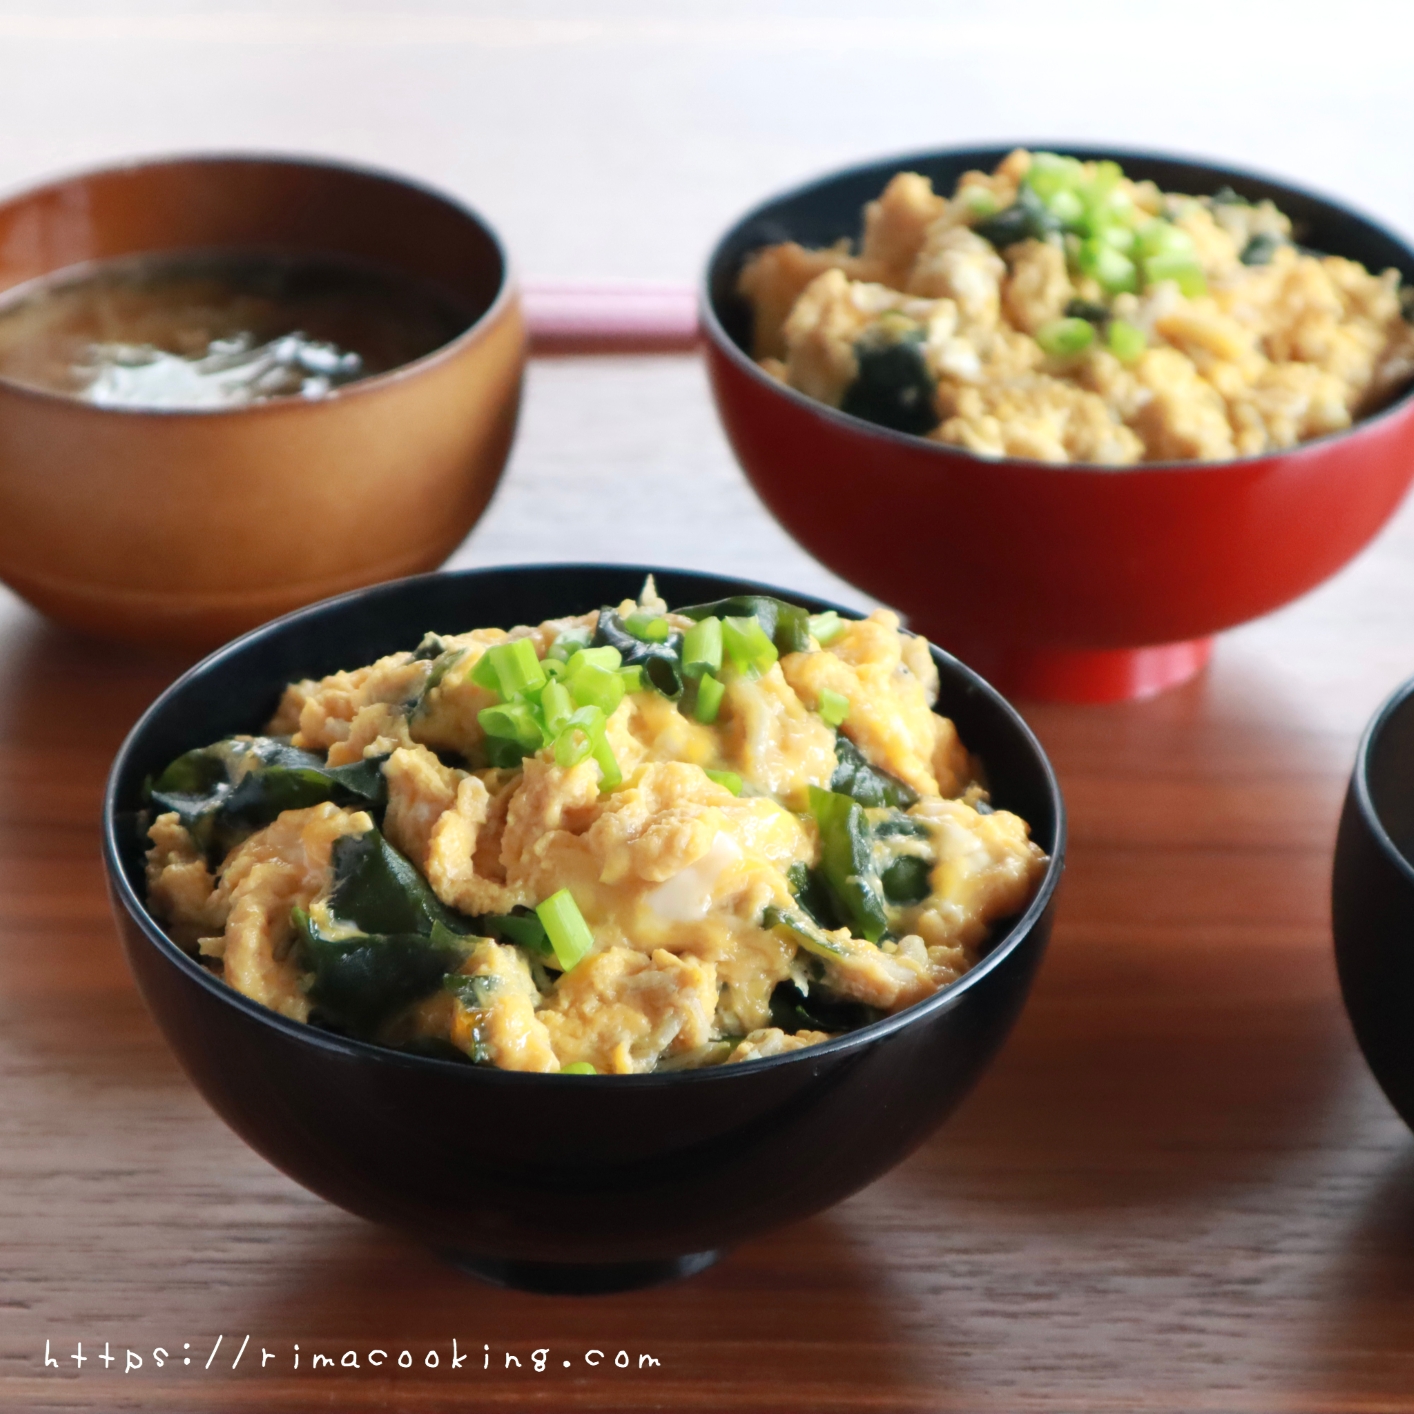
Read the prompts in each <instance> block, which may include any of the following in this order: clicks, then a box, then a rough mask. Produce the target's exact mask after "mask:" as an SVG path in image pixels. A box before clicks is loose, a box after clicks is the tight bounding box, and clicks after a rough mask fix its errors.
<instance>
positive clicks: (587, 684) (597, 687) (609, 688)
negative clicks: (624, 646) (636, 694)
mask: <svg viewBox="0 0 1414 1414" xmlns="http://www.w3.org/2000/svg"><path fill="white" fill-rule="evenodd" d="M611 651H612V650H611ZM584 657H585V655H584V654H583V653H580V654H578V655H577V656H576V657H574V658H572V659H571V660H570V671H569V676H568V677H567V678H566V679H565V685H566V687H568V688H569V691H570V695H571V696H572V697H573V698H574V700H575V702H576V703H578V705H579V706H581V707H597V708H598V709H599V710H600V711H601V712H602V713H603V714H604V715H605V716H606V717H607V716H608V715H609V714H610V713H611V712H612V711H613V710H614V708H615V707H617V706H618V705H619V703H620V702H622V701H623V700H624V692H625V690H626V685H625V683H624V680H623V678H621V677H620V676H619V671H618V669H617V667H614V668H601V667H598V666H597V665H596V664H594V663H584V665H583V666H581V663H583V660H584Z"/></svg>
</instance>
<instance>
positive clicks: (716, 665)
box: [682, 617, 722, 678]
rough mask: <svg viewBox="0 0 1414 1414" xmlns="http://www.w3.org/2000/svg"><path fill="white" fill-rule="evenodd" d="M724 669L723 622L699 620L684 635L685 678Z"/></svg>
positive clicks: (712, 619) (683, 664) (683, 661)
mask: <svg viewBox="0 0 1414 1414" xmlns="http://www.w3.org/2000/svg"><path fill="white" fill-rule="evenodd" d="M721 667H722V621H721V619H719V618H715V617H712V618H705V619H699V620H698V621H697V622H696V623H695V624H693V626H692V627H691V628H690V629H688V631H687V632H686V633H685V634H684V635H683V640H682V672H683V676H684V677H688V678H695V677H700V676H701V675H702V674H703V673H715V672H720V671H721Z"/></svg>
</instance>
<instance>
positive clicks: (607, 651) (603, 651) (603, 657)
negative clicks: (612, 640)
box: [569, 643, 623, 677]
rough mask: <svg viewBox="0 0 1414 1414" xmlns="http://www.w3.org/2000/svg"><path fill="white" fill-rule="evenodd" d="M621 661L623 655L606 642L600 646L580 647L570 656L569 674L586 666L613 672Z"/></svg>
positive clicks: (571, 674) (573, 673)
mask: <svg viewBox="0 0 1414 1414" xmlns="http://www.w3.org/2000/svg"><path fill="white" fill-rule="evenodd" d="M622 663H623V655H622V654H621V653H620V652H619V650H618V649H617V648H614V647H613V646H612V645H610V644H607V643H606V644H605V645H604V646H603V647H602V648H581V649H580V650H579V652H578V653H575V654H574V655H573V656H572V657H571V658H570V664H569V670H570V676H571V677H573V676H574V675H575V673H577V672H579V671H580V669H582V668H586V667H595V668H607V669H609V671H611V672H615V671H617V670H618V668H619V666H620V665H621V664H622Z"/></svg>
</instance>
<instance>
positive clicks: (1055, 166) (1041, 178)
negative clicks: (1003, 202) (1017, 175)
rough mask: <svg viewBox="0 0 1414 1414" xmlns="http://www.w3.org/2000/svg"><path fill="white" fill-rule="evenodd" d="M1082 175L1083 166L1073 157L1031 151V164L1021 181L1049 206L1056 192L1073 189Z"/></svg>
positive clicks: (1083, 173)
mask: <svg viewBox="0 0 1414 1414" xmlns="http://www.w3.org/2000/svg"><path fill="white" fill-rule="evenodd" d="M1084 175H1085V172H1084V168H1082V167H1081V165H1080V163H1079V162H1078V161H1077V160H1076V159H1075V158H1074V157H1062V156H1060V155H1059V154H1058V153H1055V152H1033V153H1032V154H1031V166H1030V167H1029V168H1028V169H1027V172H1026V175H1025V176H1024V177H1023V178H1022V181H1023V182H1024V183H1025V184H1026V185H1027V186H1028V187H1030V188H1031V190H1032V191H1034V192H1035V193H1036V195H1037V196H1039V197H1040V198H1041V200H1042V201H1044V202H1045V203H1046V204H1047V205H1048V206H1049V205H1050V204H1051V202H1052V200H1053V199H1054V198H1055V196H1056V195H1057V194H1058V193H1060V192H1063V191H1064V192H1070V191H1074V190H1075V188H1076V187H1077V186H1079V184H1080V182H1081V180H1082V179H1083V177H1084Z"/></svg>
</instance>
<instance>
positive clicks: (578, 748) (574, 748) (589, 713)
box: [555, 707, 604, 770]
mask: <svg viewBox="0 0 1414 1414" xmlns="http://www.w3.org/2000/svg"><path fill="white" fill-rule="evenodd" d="M603 736H604V714H603V712H601V711H600V710H599V708H597V707H581V708H580V709H579V711H577V712H575V713H573V714H572V715H571V716H570V717H568V718H567V719H566V720H565V721H564V722H563V723H561V725H560V729H559V734H558V735H557V736H556V737H555V764H556V765H557V766H561V767H563V768H564V769H565V770H569V768H570V767H571V766H578V765H579V763H580V762H581V761H585V760H587V759H588V758H589V754H590V752H591V751H592V750H593V749H594V745H595V743H596V742H598V741H601V740H603Z"/></svg>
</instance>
